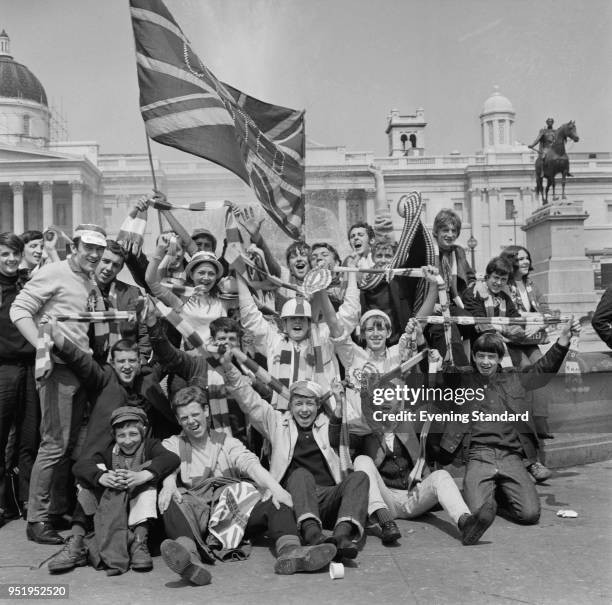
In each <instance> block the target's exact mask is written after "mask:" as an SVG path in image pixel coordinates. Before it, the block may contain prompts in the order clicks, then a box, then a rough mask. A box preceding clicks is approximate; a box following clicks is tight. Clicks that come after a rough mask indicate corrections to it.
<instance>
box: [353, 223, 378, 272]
mask: <svg viewBox="0 0 612 605" xmlns="http://www.w3.org/2000/svg"><path fill="white" fill-rule="evenodd" d="M374 238H375V234H374V229H373V228H372V226H371V225H368V223H366V222H364V221H359V222H357V223H355V224H354V225H351V228H350V229H349V232H348V241H349V245H350V247H351V250H352V251H353V254H356V255H357V257H358V259H357V266H358V267H359V268H360V269H369V268H370V267H371V266H372V265H373V264H374V261H373V259H372V256H371V255H370V252H371V249H372V244H373V243H374Z"/></svg>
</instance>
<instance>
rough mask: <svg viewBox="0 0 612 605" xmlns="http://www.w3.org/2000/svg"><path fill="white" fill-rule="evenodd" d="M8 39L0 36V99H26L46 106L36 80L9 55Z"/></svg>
mask: <svg viewBox="0 0 612 605" xmlns="http://www.w3.org/2000/svg"><path fill="white" fill-rule="evenodd" d="M8 42H9V37H8V36H7V35H6V32H5V31H4V30H3V31H2V33H1V34H0V97H8V98H10V99H27V100H29V101H34V102H36V103H40V104H41V105H45V106H47V93H46V92H45V89H44V88H43V86H42V84H41V83H40V81H39V80H38V78H37V77H36V76H35V75H34V74H33V73H32V72H31V71H30V70H29V69H28V68H27V67H26V66H25V65H22V64H21V63H17V61H15V60H14V59H13V57H11V55H10V54H9V52H10V49H9V46H8Z"/></svg>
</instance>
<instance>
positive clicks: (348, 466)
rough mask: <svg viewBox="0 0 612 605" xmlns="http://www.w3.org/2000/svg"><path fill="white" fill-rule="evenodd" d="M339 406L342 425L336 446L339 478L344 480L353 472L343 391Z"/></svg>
mask: <svg viewBox="0 0 612 605" xmlns="http://www.w3.org/2000/svg"><path fill="white" fill-rule="evenodd" d="M340 404H341V406H342V425H341V427H340V444H339V446H338V458H339V462H340V478H341V479H346V477H347V476H348V474H349V473H350V472H351V471H352V470H353V463H352V462H351V447H350V433H349V422H348V410H347V406H346V393H345V392H344V390H343V391H342V393H341V395H340Z"/></svg>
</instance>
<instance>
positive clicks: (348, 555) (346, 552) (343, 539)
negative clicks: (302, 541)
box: [325, 536, 358, 561]
mask: <svg viewBox="0 0 612 605" xmlns="http://www.w3.org/2000/svg"><path fill="white" fill-rule="evenodd" d="M325 542H327V543H328V544H333V545H334V546H335V547H336V556H335V557H334V561H342V559H356V558H357V553H358V550H357V544H355V542H353V541H352V540H351V539H350V538H349V537H347V536H331V537H329V538H327V539H326V540H325Z"/></svg>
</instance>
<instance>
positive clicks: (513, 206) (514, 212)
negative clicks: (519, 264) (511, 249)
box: [512, 200, 518, 246]
mask: <svg viewBox="0 0 612 605" xmlns="http://www.w3.org/2000/svg"><path fill="white" fill-rule="evenodd" d="M517 216H518V210H517V209H516V206H515V205H514V200H513V201H512V225H513V227H514V235H513V237H512V243H513V244H514V245H515V246H516V217H517Z"/></svg>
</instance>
